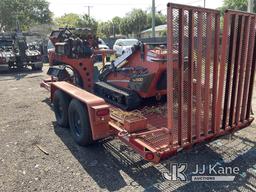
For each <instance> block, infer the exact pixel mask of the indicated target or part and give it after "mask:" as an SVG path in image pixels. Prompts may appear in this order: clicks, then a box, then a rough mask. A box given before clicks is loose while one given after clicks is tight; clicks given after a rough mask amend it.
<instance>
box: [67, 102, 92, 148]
mask: <svg viewBox="0 0 256 192" xmlns="http://www.w3.org/2000/svg"><path fill="white" fill-rule="evenodd" d="M68 117H69V126H70V131H71V135H72V137H73V139H74V140H75V141H76V143H77V144H79V145H81V146H86V145H90V144H92V143H93V139H92V132H91V126H90V120H89V114H88V110H87V107H86V105H84V104H83V103H81V102H80V101H78V100H76V99H73V100H72V101H71V102H70V105H69V109H68Z"/></svg>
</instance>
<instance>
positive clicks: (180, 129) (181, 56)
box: [178, 9, 184, 146]
mask: <svg viewBox="0 0 256 192" xmlns="http://www.w3.org/2000/svg"><path fill="white" fill-rule="evenodd" d="M183 73H184V10H183V9H179V89H178V92H179V102H178V106H179V107H178V114H179V119H178V144H179V145H180V146H183V138H182V132H183V117H184V115H183V105H184V104H183V95H184V88H183V83H184V77H183Z"/></svg>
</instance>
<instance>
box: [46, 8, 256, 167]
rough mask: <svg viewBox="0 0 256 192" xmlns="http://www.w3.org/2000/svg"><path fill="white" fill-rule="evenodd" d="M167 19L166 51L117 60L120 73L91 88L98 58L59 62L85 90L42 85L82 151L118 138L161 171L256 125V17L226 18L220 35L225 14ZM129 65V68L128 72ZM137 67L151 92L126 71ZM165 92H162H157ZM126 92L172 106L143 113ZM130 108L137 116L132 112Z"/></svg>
mask: <svg viewBox="0 0 256 192" xmlns="http://www.w3.org/2000/svg"><path fill="white" fill-rule="evenodd" d="M167 13H168V15H167V18H168V19H167V26H168V31H167V46H168V47H167V49H163V48H161V49H153V50H148V49H147V46H144V48H146V50H140V51H136V52H134V53H132V54H127V55H126V56H124V57H123V58H120V59H118V60H116V65H115V63H114V65H113V66H112V67H113V68H112V69H115V70H112V69H111V68H108V69H109V70H110V72H109V71H103V72H102V73H101V74H100V78H99V79H100V82H93V81H92V74H93V69H94V68H93V62H92V59H91V57H86V58H79V59H77V58H69V57H67V56H66V55H57V56H56V58H57V59H58V60H59V61H61V62H62V63H65V64H66V65H68V66H71V67H72V68H73V69H74V71H75V72H77V73H78V74H79V76H80V77H81V79H82V80H83V81H84V84H83V87H82V88H79V87H78V86H76V85H75V83H73V82H72V81H70V79H66V80H65V79H62V81H58V78H56V77H54V78H52V81H49V80H48V81H44V82H42V84H41V85H42V86H43V87H46V88H47V89H48V90H50V92H51V99H52V101H54V106H55V107H54V109H55V114H56V117H57V116H58V118H57V123H58V124H59V125H61V126H64V123H68V125H69V127H70V128H71V134H72V137H73V138H74V139H75V140H76V141H77V143H78V144H80V145H88V144H91V143H93V142H95V141H97V140H99V139H104V138H107V137H109V136H117V137H118V138H119V139H120V140H121V141H123V142H124V143H126V144H127V145H129V146H131V147H132V148H133V149H134V150H135V151H137V152H138V153H139V154H140V155H141V156H142V157H143V158H144V159H145V160H147V161H151V162H154V163H158V162H159V161H160V160H161V159H164V158H168V157H170V156H171V155H174V154H176V153H177V152H178V151H180V150H182V149H186V148H190V147H192V146H193V145H194V144H196V143H200V142H203V141H208V140H211V139H216V138H218V137H219V136H221V135H224V134H228V133H231V132H234V131H236V130H239V129H241V128H245V127H247V126H249V125H250V124H251V122H252V121H253V119H254V118H253V117H252V115H251V101H252V93H253V83H254V73H255V64H256V38H255V36H256V14H252V13H245V12H239V11H231V10H227V11H225V14H224V26H223V32H222V35H220V31H221V29H220V12H219V11H218V10H212V9H205V8H200V7H192V6H186V5H178V4H168V7H167ZM220 40H221V41H220ZM220 42H222V44H220ZM57 46H59V45H57ZM61 50H64V49H61ZM142 53H143V54H142ZM59 54H60V53H59ZM72 54H74V53H72ZM93 55H94V54H93V51H92V57H93ZM139 58H141V59H139ZM125 60H127V61H128V62H129V63H130V65H127V66H125V63H124V61H125ZM124 66H125V67H124ZM129 67H131V68H130V69H129ZM136 67H142V68H143V67H144V68H146V69H147V70H148V71H146V73H144V72H145V71H144V72H141V73H139V77H138V76H137V77H136V78H141V76H142V74H143V75H145V74H154V77H153V78H152V79H151V80H150V83H149V85H148V86H147V84H142V83H141V82H140V84H139V83H138V82H137V83H136V84H135V85H134V84H131V83H132V79H133V76H127V73H123V71H122V70H124V68H126V69H125V70H128V71H129V70H135V69H136ZM137 69H138V68H137ZM141 71H143V70H141ZM131 74H132V73H131ZM131 74H130V73H129V75H131ZM162 75H163V76H162ZM164 75H165V76H164ZM118 80H123V81H119V82H117V81H118ZM140 80H141V79H140ZM65 81H66V82H65ZM126 81H128V82H126ZM160 82H163V83H160ZM140 85H142V86H140ZM160 85H161V86H162V89H157V86H160ZM161 86H160V87H161ZM103 88H104V89H103ZM145 88H147V89H145ZM93 90H95V92H96V93H97V94H98V95H99V96H96V95H95V93H94V92H93ZM127 90H129V91H135V92H136V94H138V95H139V97H140V98H141V99H147V98H149V97H161V96H165V95H166V96H167V102H166V103H158V102H155V103H153V105H152V103H151V105H150V106H148V105H146V106H141V105H140V106H139V107H137V106H138V103H137V102H138V101H137V100H135V99H134V98H135V97H134V96H132V97H130V96H131V95H130V93H129V92H128V91H127ZM124 96H125V97H126V99H125V98H124ZM127 98H128V99H127ZM123 104H128V106H129V107H130V105H131V106H132V108H135V109H134V110H132V111H129V112H128V111H126V110H124V109H129V108H128V107H127V106H123ZM59 106H61V109H62V110H58V108H59ZM75 120H77V121H75ZM63 122H64V123H63Z"/></svg>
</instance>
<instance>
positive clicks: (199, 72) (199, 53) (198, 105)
mask: <svg viewBox="0 0 256 192" xmlns="http://www.w3.org/2000/svg"><path fill="white" fill-rule="evenodd" d="M202 33H203V17H202V12H198V33H197V38H198V50H197V78H196V140H199V139H200V132H201V110H202V109H201V105H202V98H201V90H202V82H201V81H202V80H201V79H202V78H201V76H202V50H203V49H202Z"/></svg>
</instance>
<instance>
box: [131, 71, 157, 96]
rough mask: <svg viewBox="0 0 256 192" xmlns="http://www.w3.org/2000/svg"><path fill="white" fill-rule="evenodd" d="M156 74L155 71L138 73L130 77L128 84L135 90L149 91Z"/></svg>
mask: <svg viewBox="0 0 256 192" xmlns="http://www.w3.org/2000/svg"><path fill="white" fill-rule="evenodd" d="M154 76H155V74H154V73H151V74H150V73H149V74H140V75H136V76H134V77H132V78H131V79H130V82H129V85H128V86H129V88H130V89H132V90H134V91H142V92H147V91H148V88H149V86H150V85H151V82H152V80H153V78H154Z"/></svg>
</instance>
